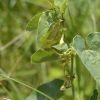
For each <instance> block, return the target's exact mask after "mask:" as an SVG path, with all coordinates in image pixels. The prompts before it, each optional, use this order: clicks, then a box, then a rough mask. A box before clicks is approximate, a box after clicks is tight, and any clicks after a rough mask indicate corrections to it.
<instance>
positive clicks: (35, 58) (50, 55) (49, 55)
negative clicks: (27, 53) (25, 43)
mask: <svg viewBox="0 0 100 100" xmlns="http://www.w3.org/2000/svg"><path fill="white" fill-rule="evenodd" d="M58 59H59V55H58V54H57V53H56V52H55V51H54V50H52V49H40V50H38V51H37V52H35V53H34V54H33V55H32V57H31V60H32V63H41V62H46V61H53V60H58Z"/></svg>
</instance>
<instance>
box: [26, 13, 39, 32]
mask: <svg viewBox="0 0 100 100" xmlns="http://www.w3.org/2000/svg"><path fill="white" fill-rule="evenodd" d="M40 16H41V13H39V14H36V15H35V16H33V17H32V19H31V20H30V21H29V22H28V24H27V26H26V30H28V31H32V30H36V29H37V27H38V21H39V18H40Z"/></svg>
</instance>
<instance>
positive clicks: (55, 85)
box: [26, 79, 64, 100]
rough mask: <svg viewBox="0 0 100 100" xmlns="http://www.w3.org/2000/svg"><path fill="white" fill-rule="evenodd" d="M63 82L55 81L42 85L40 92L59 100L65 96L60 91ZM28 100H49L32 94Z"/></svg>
mask: <svg viewBox="0 0 100 100" xmlns="http://www.w3.org/2000/svg"><path fill="white" fill-rule="evenodd" d="M63 82H64V81H63V80H60V79H55V80H53V81H50V82H48V83H45V84H42V85H41V86H39V87H38V90H39V91H41V92H43V93H44V94H46V95H48V96H49V97H51V98H53V100H58V98H60V97H61V96H62V95H63V92H62V91H60V87H61V85H62V84H63ZM26 100H48V99H47V98H46V97H45V96H43V95H41V94H39V93H34V92H32V93H31V95H30V96H28V98H27V99H26Z"/></svg>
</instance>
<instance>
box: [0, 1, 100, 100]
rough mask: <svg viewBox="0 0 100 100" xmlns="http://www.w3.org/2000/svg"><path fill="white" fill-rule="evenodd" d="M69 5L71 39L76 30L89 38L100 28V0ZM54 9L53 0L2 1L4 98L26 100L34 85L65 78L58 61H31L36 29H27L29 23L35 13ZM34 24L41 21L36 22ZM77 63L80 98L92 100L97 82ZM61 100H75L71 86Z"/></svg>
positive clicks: (0, 28) (0, 87) (0, 81)
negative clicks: (51, 3) (33, 62)
mask: <svg viewBox="0 0 100 100" xmlns="http://www.w3.org/2000/svg"><path fill="white" fill-rule="evenodd" d="M68 6H69V9H70V13H68V12H67V11H66V22H67V26H66V27H67V30H68V38H67V39H66V40H67V41H71V40H72V38H73V36H74V35H75V34H76V33H80V34H81V35H82V36H83V37H86V36H87V35H88V34H89V33H91V32H95V31H100V0H70V3H69V4H68ZM50 8H51V5H50V2H49V0H0V100H3V98H11V100H25V99H26V98H27V96H29V95H30V93H31V92H32V91H33V89H32V88H37V87H38V86H39V85H41V84H43V83H45V82H48V81H51V80H53V79H56V78H60V79H63V76H64V73H63V68H62V66H61V65H59V64H58V62H54V63H52V64H49V63H48V64H42V65H40V64H31V60H30V57H31V55H32V54H33V53H34V52H35V50H36V43H35V37H36V29H34V30H33V31H32V32H29V31H26V26H27V23H28V21H29V20H30V19H31V18H32V16H34V15H35V14H37V13H40V12H42V11H44V10H47V9H50ZM34 24H37V23H35V21H34ZM77 62H78V63H79V68H78V69H77V75H78V76H79V77H78V82H79V83H77V82H76V83H75V85H76V98H77V100H89V98H90V95H92V93H93V90H94V89H95V81H94V80H93V78H92V77H91V75H90V74H89V73H88V71H87V70H86V69H85V67H84V66H83V64H82V63H81V61H77ZM3 76H4V77H3ZM8 76H9V77H11V78H9V77H8ZM76 77H77V76H76ZM25 84H28V86H29V85H30V86H32V88H30V87H28V86H27V85H25ZM77 84H79V85H80V91H78V89H77ZM33 94H34V93H33ZM30 100H34V99H30ZM59 100H72V94H71V90H70V89H67V90H66V91H65V92H64V95H63V96H62V97H61V98H59Z"/></svg>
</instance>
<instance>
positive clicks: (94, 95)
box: [90, 89, 98, 100]
mask: <svg viewBox="0 0 100 100" xmlns="http://www.w3.org/2000/svg"><path fill="white" fill-rule="evenodd" d="M97 98H98V91H97V90H96V89H95V90H94V91H93V95H92V96H91V97H90V100H97Z"/></svg>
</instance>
